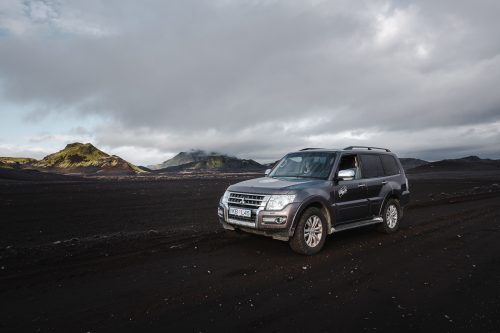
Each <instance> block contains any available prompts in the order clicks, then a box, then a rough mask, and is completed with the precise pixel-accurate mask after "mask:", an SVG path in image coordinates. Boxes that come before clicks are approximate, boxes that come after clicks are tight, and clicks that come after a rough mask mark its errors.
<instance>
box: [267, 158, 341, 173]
mask: <svg viewBox="0 0 500 333" xmlns="http://www.w3.org/2000/svg"><path fill="white" fill-rule="evenodd" d="M335 156H336V154H335V153H331V152H298V153H292V154H288V155H286V156H285V157H283V158H282V159H281V161H280V162H279V163H278V165H276V166H275V167H274V168H273V170H272V172H271V173H270V174H269V177H276V178H283V177H294V178H316V179H327V178H328V176H329V175H330V171H331V170H332V167H333V162H335Z"/></svg>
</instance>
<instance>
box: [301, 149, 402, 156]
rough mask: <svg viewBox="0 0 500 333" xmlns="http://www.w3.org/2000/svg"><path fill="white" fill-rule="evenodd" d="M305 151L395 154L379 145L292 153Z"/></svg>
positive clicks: (313, 150)
mask: <svg viewBox="0 0 500 333" xmlns="http://www.w3.org/2000/svg"><path fill="white" fill-rule="evenodd" d="M304 152H326V153H353V152H354V153H359V152H361V153H363V154H365V153H368V154H385V155H395V154H394V153H393V152H391V151H390V150H389V149H387V148H378V147H347V148H344V149H340V148H304V149H301V150H297V151H294V152H291V153H304Z"/></svg>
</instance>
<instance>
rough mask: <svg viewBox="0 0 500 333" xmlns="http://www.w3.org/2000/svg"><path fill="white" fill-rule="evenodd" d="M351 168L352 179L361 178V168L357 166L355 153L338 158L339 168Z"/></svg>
mask: <svg viewBox="0 0 500 333" xmlns="http://www.w3.org/2000/svg"><path fill="white" fill-rule="evenodd" d="M348 169H350V170H353V171H354V179H359V178H361V169H360V168H359V163H358V157H357V156H356V155H344V156H342V158H341V159H340V164H339V169H338V170H337V171H340V170H348Z"/></svg>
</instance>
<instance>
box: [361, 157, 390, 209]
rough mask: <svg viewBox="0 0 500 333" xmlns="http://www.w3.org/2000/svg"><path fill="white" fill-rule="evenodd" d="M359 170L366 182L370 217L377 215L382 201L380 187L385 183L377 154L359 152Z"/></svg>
mask: <svg viewBox="0 0 500 333" xmlns="http://www.w3.org/2000/svg"><path fill="white" fill-rule="evenodd" d="M360 161H361V171H362V175H363V180H364V181H365V184H366V190H367V199H368V204H369V207H370V208H369V210H370V217H373V216H377V215H378V214H379V212H380V207H381V205H382V202H383V201H384V197H383V191H382V188H383V186H384V185H385V184H387V180H386V179H385V174H384V169H383V166H382V160H381V159H380V156H379V155H378V154H360Z"/></svg>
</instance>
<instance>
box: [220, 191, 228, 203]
mask: <svg viewBox="0 0 500 333" xmlns="http://www.w3.org/2000/svg"><path fill="white" fill-rule="evenodd" d="M228 200H229V191H226V192H224V195H223V196H222V199H221V202H222V203H223V204H225V205H227V201H228Z"/></svg>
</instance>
